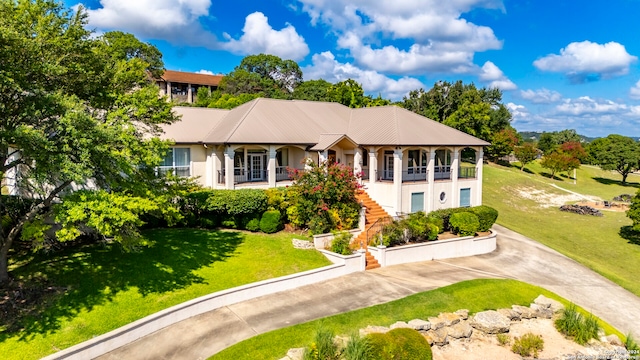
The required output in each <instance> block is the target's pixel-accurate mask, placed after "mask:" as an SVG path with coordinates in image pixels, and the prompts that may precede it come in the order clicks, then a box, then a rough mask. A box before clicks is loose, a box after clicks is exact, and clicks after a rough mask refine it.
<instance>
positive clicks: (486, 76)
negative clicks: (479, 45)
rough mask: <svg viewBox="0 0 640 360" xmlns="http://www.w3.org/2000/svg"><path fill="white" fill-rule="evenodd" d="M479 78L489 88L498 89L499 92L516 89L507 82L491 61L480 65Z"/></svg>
mask: <svg viewBox="0 0 640 360" xmlns="http://www.w3.org/2000/svg"><path fill="white" fill-rule="evenodd" d="M479 78H480V81H484V82H486V83H488V84H489V85H488V86H489V87H490V88H498V89H500V90H515V89H517V88H518V87H517V86H516V84H514V83H513V81H511V80H509V78H508V77H506V76H505V75H504V73H503V72H502V70H500V68H498V67H497V66H496V64H494V63H492V62H491V61H487V62H485V63H484V65H482V68H481V69H480V75H479Z"/></svg>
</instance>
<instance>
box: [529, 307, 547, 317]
mask: <svg viewBox="0 0 640 360" xmlns="http://www.w3.org/2000/svg"><path fill="white" fill-rule="evenodd" d="M529 308H530V309H531V310H533V313H534V314H535V316H536V317H537V318H540V319H551V318H552V317H553V311H551V308H550V307H546V306H544V305H538V304H531V305H530V306H529Z"/></svg>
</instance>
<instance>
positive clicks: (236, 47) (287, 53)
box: [223, 12, 309, 60]
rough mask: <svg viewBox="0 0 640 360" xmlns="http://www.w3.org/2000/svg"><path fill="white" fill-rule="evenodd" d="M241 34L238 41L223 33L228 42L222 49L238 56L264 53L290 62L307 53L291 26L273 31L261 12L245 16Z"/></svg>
mask: <svg viewBox="0 0 640 360" xmlns="http://www.w3.org/2000/svg"><path fill="white" fill-rule="evenodd" d="M242 32H243V34H242V36H241V37H240V38H239V39H233V38H231V36H230V35H228V34H227V33H225V34H224V36H225V38H227V40H228V42H226V43H224V45H223V47H224V48H225V49H227V50H229V51H231V52H233V53H235V54H240V55H247V54H258V53H266V54H272V55H276V56H279V57H281V58H283V59H292V60H302V59H303V58H304V57H305V56H307V54H308V53H309V46H307V43H306V42H305V40H304V38H303V37H302V36H300V35H299V34H298V33H297V32H296V29H295V28H294V27H293V26H292V25H291V24H287V26H286V27H284V28H283V29H282V30H275V29H273V28H272V27H271V25H269V19H268V18H267V17H266V16H264V14H263V13H261V12H254V13H253V14H249V15H248V16H247V18H246V20H245V23H244V27H243V28H242Z"/></svg>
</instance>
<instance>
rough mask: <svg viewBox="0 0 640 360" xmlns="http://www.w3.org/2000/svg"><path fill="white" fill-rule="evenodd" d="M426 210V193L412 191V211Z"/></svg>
mask: <svg viewBox="0 0 640 360" xmlns="http://www.w3.org/2000/svg"><path fill="white" fill-rule="evenodd" d="M418 211H424V193H423V192H419V193H411V212H412V213H414V212H418Z"/></svg>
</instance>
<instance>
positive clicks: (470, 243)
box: [369, 232, 496, 266]
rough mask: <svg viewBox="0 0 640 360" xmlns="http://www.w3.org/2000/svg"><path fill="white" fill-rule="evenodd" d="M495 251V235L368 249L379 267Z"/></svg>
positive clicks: (493, 233) (371, 247) (492, 233)
mask: <svg viewBox="0 0 640 360" xmlns="http://www.w3.org/2000/svg"><path fill="white" fill-rule="evenodd" d="M495 249H496V233H495V232H491V234H490V235H487V236H482V237H472V236H467V237H462V238H456V239H448V240H436V241H428V242H424V243H419V244H411V245H405V246H397V247H391V248H387V247H384V246H382V247H373V246H370V247H369V252H370V253H371V255H373V257H374V258H376V260H378V263H380V266H392V265H398V264H406V263H411V262H420V261H429V260H441V259H451V258H458V257H465V256H473V255H480V254H486V253H490V252H492V251H494V250H495Z"/></svg>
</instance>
